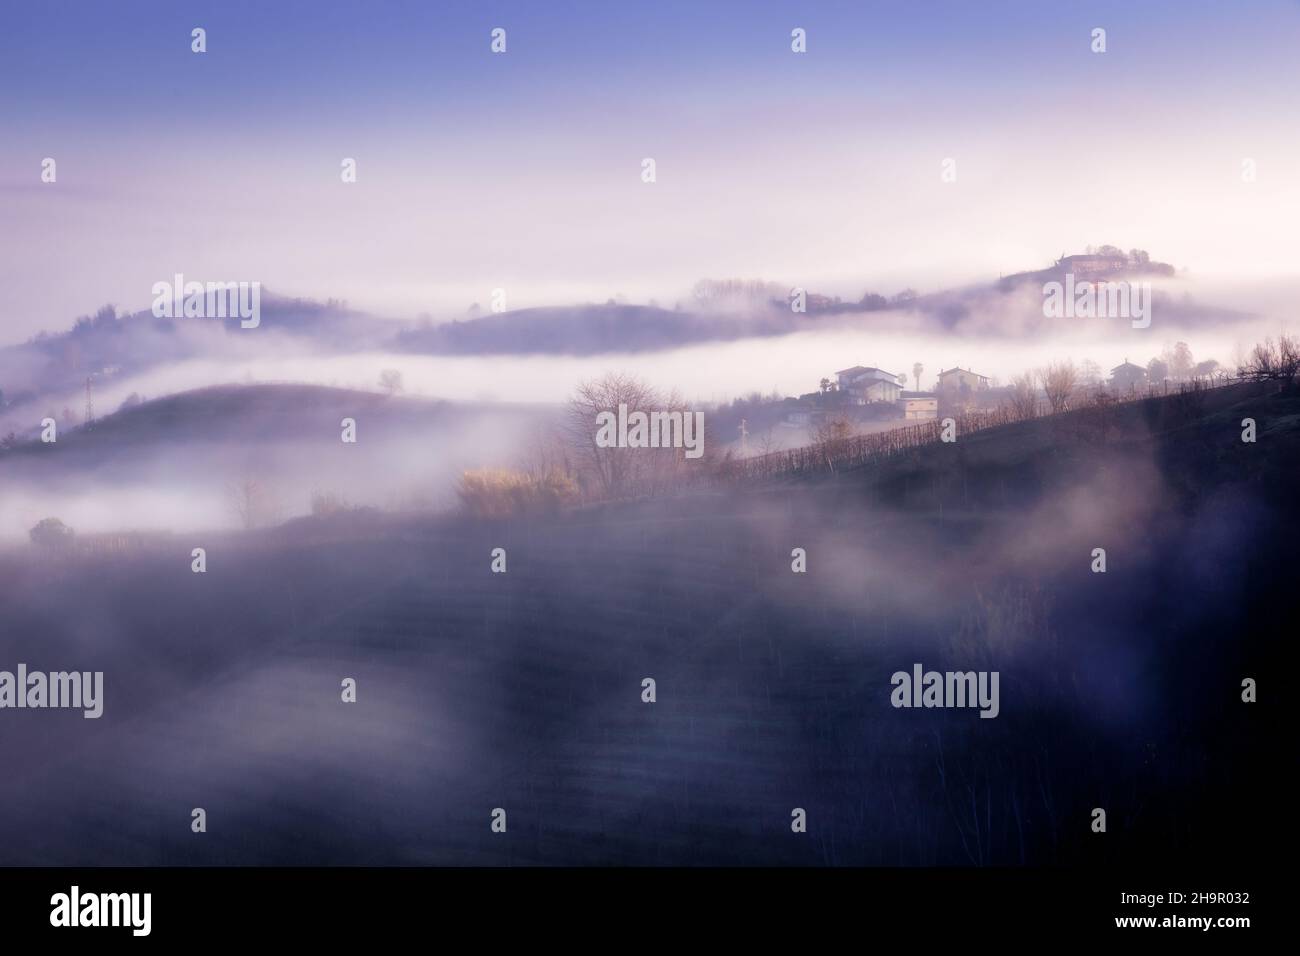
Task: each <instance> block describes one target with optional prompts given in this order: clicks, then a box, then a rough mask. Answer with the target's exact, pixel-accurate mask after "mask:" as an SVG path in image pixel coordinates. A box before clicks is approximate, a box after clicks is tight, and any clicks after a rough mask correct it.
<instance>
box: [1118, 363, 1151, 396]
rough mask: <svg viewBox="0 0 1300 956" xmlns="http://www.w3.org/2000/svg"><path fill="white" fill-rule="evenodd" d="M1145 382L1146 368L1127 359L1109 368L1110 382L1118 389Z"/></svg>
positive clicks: (1132, 386) (1130, 387)
mask: <svg viewBox="0 0 1300 956" xmlns="http://www.w3.org/2000/svg"><path fill="white" fill-rule="evenodd" d="M1146 383H1147V370H1146V369H1144V368H1143V367H1142V366H1141V365H1134V364H1133V363H1132V362H1130V361H1129V360H1128V359H1125V360H1124V364H1123V365H1116V366H1115V367H1114V368H1113V369H1111V370H1110V384H1111V385H1112V386H1114V387H1115V388H1118V389H1133V388H1138V387H1139V386H1142V385H1145V384H1146Z"/></svg>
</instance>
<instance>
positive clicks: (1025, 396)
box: [1008, 372, 1038, 421]
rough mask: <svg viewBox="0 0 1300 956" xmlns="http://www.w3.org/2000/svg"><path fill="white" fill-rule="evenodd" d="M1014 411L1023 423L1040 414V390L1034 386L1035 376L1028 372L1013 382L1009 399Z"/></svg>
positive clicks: (1018, 376)
mask: <svg viewBox="0 0 1300 956" xmlns="http://www.w3.org/2000/svg"><path fill="white" fill-rule="evenodd" d="M1008 402H1009V403H1010V405H1011V409H1012V411H1014V412H1015V414H1016V417H1017V418H1019V419H1020V420H1022V421H1025V420H1028V419H1030V418H1033V417H1034V416H1035V415H1037V414H1038V389H1037V388H1036V387H1035V386H1034V376H1033V375H1032V374H1031V373H1029V372H1026V373H1025V374H1023V375H1017V376H1016V377H1015V378H1013V379H1012V380H1011V395H1010V396H1009V398H1008Z"/></svg>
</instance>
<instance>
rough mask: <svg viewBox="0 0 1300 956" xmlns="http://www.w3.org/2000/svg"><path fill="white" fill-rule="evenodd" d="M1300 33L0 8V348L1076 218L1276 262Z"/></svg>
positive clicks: (930, 277)
mask: <svg viewBox="0 0 1300 956" xmlns="http://www.w3.org/2000/svg"><path fill="white" fill-rule="evenodd" d="M195 27H202V28H204V29H205V30H206V31H207V52H206V53H202V54H196V53H193V52H191V30H192V29H193V28H195ZM498 27H499V28H502V29H504V30H505V31H506V52H505V53H504V54H494V53H492V52H491V49H490V43H491V36H490V34H491V31H492V30H493V29H494V28H498ZM796 27H797V28H802V29H804V30H805V31H806V34H807V52H806V53H803V54H796V53H793V52H792V51H791V30H793V29H795V28H796ZM1098 27H1100V28H1103V29H1105V30H1106V52H1105V53H1094V52H1093V51H1092V49H1091V45H1092V42H1093V40H1092V31H1093V30H1094V29H1095V28H1098ZM1297 50H1300V3H1296V2H1293V0H1287V2H1283V0H1260V2H1251V3H1238V4H1223V3H1210V2H1195V0H1193V2H1187V0H1184V2H1176V3H1175V2H1168V3H1166V2H1151V3H1143V4H1133V3H1131V2H1116V3H1107V2H1095V3H1082V2H1063V3H1019V2H1003V3H988V4H972V3H968V2H960V0H958V2H934V3H925V2H918V3H878V4H877V3H862V2H843V3H838V2H817V3H762V2H743V3H741V2H736V3H733V2H715V3H698V2H692V3H678V2H664V3H655V4H635V5H634V4H625V3H595V2H593V3H576V2H574V3H565V2H536V0H535V2H528V3H523V2H521V3H483V2H468V0H467V2H463V3H427V2H426V3H416V2H411V3H397V2H382V0H378V2H373V3H366V4H334V3H320V2H313V3H300V2H277V3H250V2H231V0H222V2H213V3H191V2H185V3H179V2H174V0H173V2H135V0H131V2H121V3H113V4H105V3H102V2H99V0H96V2H66V3H51V4H21V5H19V4H6V5H4V6H3V7H2V8H0V290H2V291H3V294H4V303H3V311H2V312H0V343H4V342H13V341H19V340H22V339H25V338H27V337H28V336H30V335H32V334H34V333H35V332H37V331H39V330H41V329H49V330H58V329H62V328H65V327H67V326H68V325H70V324H71V322H72V320H73V319H74V318H75V317H76V316H77V315H81V314H85V313H90V312H93V311H94V310H95V309H96V308H97V307H98V306H99V305H101V304H103V303H105V302H112V303H114V304H116V305H117V306H118V307H119V308H120V309H125V310H130V311H134V310H138V309H144V308H147V307H148V306H149V304H150V302H151V300H152V294H151V288H152V286H153V284H154V283H155V282H159V281H164V280H169V279H170V277H171V276H173V275H174V274H176V273H182V274H184V275H185V276H186V277H187V278H192V279H199V280H201V281H202V280H223V281H227V280H229V281H259V282H261V283H262V285H263V287H264V288H266V289H268V290H271V291H274V292H278V293H280V294H286V295H301V296H310V297H315V298H320V299H325V298H327V297H335V298H345V299H347V300H349V302H350V303H351V304H352V305H354V306H356V307H359V308H363V309H367V310H370V311H373V312H376V313H378V314H383V315H389V316H392V317H398V318H410V317H414V316H416V315H418V314H420V313H423V312H427V313H430V314H432V315H434V316H435V317H442V316H445V315H450V314H457V313H459V312H461V311H463V310H464V309H465V308H466V307H467V306H468V305H469V304H470V303H471V302H479V303H483V304H486V303H488V302H489V301H490V300H491V296H492V291H493V290H494V289H498V288H499V289H503V290H505V293H506V302H507V305H508V306H509V307H510V308H519V307H525V306H530V305H542V304H562V303H566V302H574V301H604V300H605V299H606V298H608V297H611V296H617V295H622V296H625V297H626V298H627V299H628V300H630V301H647V300H649V299H652V298H654V299H658V300H659V301H661V302H662V303H664V304H668V303H671V302H673V301H675V300H678V299H682V298H685V297H686V296H687V295H688V292H689V289H690V287H691V285H692V284H693V283H694V282H695V280H697V279H699V278H701V277H704V276H710V277H732V276H736V277H747V278H762V279H766V280H770V281H777V282H782V283H786V284H789V285H801V286H804V287H807V288H811V289H815V290H819V291H822V290H824V291H826V292H828V293H831V294H842V295H846V296H849V295H852V296H855V297H856V296H858V295H861V293H862V292H863V291H865V290H867V289H872V290H875V291H879V292H882V293H885V294H889V293H892V292H895V291H898V289H900V288H902V287H904V286H911V287H914V288H917V289H920V290H922V291H929V290H933V289H937V288H941V287H945V286H949V285H952V284H955V283H961V282H967V281H976V280H981V279H987V278H993V277H995V276H996V275H998V274H1000V273H1005V272H1013V271H1018V270H1022V269H1029V268H1039V267H1042V266H1044V265H1046V264H1048V262H1049V261H1050V260H1051V258H1053V257H1055V256H1057V255H1059V254H1061V253H1062V252H1071V251H1080V250H1081V249H1082V248H1083V247H1084V246H1085V245H1088V244H1100V243H1113V244H1115V245H1118V246H1121V247H1122V248H1125V249H1128V248H1132V247H1141V248H1145V249H1147V250H1149V251H1150V252H1151V254H1152V256H1153V257H1154V258H1156V259H1159V260H1163V261H1168V262H1171V263H1173V264H1174V265H1175V266H1177V267H1179V268H1182V269H1186V270H1188V272H1189V274H1192V275H1196V276H1202V277H1217V278H1224V279H1229V278H1231V279H1239V280H1247V281H1248V280H1252V279H1265V278H1268V279H1273V278H1277V277H1288V276H1294V275H1296V273H1297V271H1298V267H1297V256H1296V252H1297V250H1298V249H1300V242H1297V241H1296V239H1295V237H1294V223H1295V221H1296V219H1297V213H1300V184H1298V183H1300V115H1298V114H1300V95H1298V94H1297V91H1300V82H1298V81H1300V58H1298V57H1297V55H1296V51H1297ZM47 157H49V158H53V159H54V160H55V161H56V164H57V167H56V170H57V179H56V181H55V182H53V183H44V182H42V181H41V169H42V161H43V160H44V159H45V158H47ZM345 158H352V159H355V160H356V168H357V181H356V182H355V183H344V182H343V181H342V179H341V175H340V171H341V163H342V161H343V160H344V159H345ZM645 158H653V159H654V160H655V164H656V181H655V182H653V183H646V182H643V181H642V161H643V159H645ZM947 159H952V160H954V161H955V170H956V179H955V181H953V182H944V181H943V179H942V176H941V173H942V172H943V163H944V161H945V160H947ZM1247 161H1249V162H1250V164H1252V165H1253V169H1254V171H1255V175H1254V178H1253V179H1249V180H1248V179H1245V178H1243V168H1244V167H1243V164H1244V163H1246V162H1247Z"/></svg>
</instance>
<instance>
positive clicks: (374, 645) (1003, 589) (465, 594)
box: [0, 391, 1300, 873]
mask: <svg viewBox="0 0 1300 956" xmlns="http://www.w3.org/2000/svg"><path fill="white" fill-rule="evenodd" d="M1223 400H1224V404H1223V405H1222V406H1221V407H1220V406H1218V405H1207V407H1205V408H1202V409H1199V410H1196V409H1193V410H1192V411H1190V412H1185V411H1173V410H1171V406H1170V405H1169V404H1168V403H1167V402H1157V403H1154V404H1153V405H1152V406H1151V407H1150V409H1144V408H1142V407H1136V408H1135V410H1134V413H1133V415H1134V417H1133V418H1132V419H1131V420H1128V421H1126V422H1124V423H1121V425H1120V426H1117V427H1116V429H1115V430H1113V431H1111V432H1107V433H1106V435H1105V438H1106V440H1104V441H1100V440H1098V441H1089V440H1088V439H1087V438H1086V436H1085V435H1082V434H1080V433H1079V432H1077V431H1075V430H1074V429H1072V428H1070V427H1063V424H1062V422H1060V421H1059V420H1058V421H1054V422H1034V423H1026V424H1024V425H1017V426H1011V427H1009V428H1007V429H1005V430H997V431H996V432H994V431H990V432H989V433H985V434H982V435H972V436H970V440H969V442H967V443H963V442H962V441H961V440H959V442H958V443H957V445H956V446H944V447H938V446H936V447H933V448H927V449H924V450H922V451H920V452H918V453H917V454H916V455H915V456H914V457H913V458H911V459H910V460H907V461H900V462H897V463H894V464H891V465H890V466H889V467H887V468H882V469H878V470H876V471H873V472H871V473H867V472H864V473H862V474H857V475H841V476H839V477H838V478H836V479H835V480H833V481H804V482H795V483H789V484H787V485H785V486H782V487H779V488H768V489H765V490H762V491H756V492H750V493H734V492H716V493H699V494H693V495H689V496H684V497H681V498H674V499H662V500H653V501H644V502H639V503H627V504H621V505H607V506H603V507H600V508H592V509H585V510H582V511H579V512H576V513H573V514H570V515H567V516H563V517H560V518H555V519H547V520H527V521H525V520H519V521H511V522H499V523H480V522H470V521H462V520H451V519H444V520H434V519H414V518H410V517H405V518H398V517H392V516H389V517H384V516H377V515H375V516H362V517H359V518H357V517H354V518H349V519H347V520H342V519H337V518H336V519H328V520H309V521H305V522H300V523H295V524H294V525H291V526H286V527H282V528H279V529H275V530H272V531H267V532H260V533H257V534H251V535H242V534H237V535H229V536H220V537H213V538H207V539H205V540H204V541H203V542H202V543H203V544H204V545H205V546H206V547H207V548H208V555H209V557H208V561H209V570H208V572H207V573H206V574H203V575H197V574H193V573H191V571H190V566H189V561H190V558H189V553H190V552H189V549H190V547H191V546H192V545H193V544H195V543H196V542H195V541H191V540H188V539H186V538H185V537H184V536H178V537H177V538H176V539H175V540H174V541H173V542H172V543H171V544H170V545H157V546H150V547H147V548H144V549H142V550H140V551H138V552H135V553H131V554H124V555H122V556H120V557H119V558H118V559H116V560H111V561H105V560H104V559H103V558H92V557H89V556H82V557H72V556H70V557H67V558H60V559H55V558H50V559H48V560H33V557H32V553H31V552H30V551H24V552H17V553H10V554H8V555H6V556H4V557H0V574H3V576H4V579H5V580H6V581H7V582H8V583H9V585H10V594H11V595H13V599H11V600H10V601H7V602H5V603H4V604H3V605H0V634H3V635H5V638H4V644H5V646H4V652H5V659H6V660H10V661H17V660H26V661H28V662H31V663H32V664H33V666H36V665H37V664H38V663H39V664H43V665H44V666H48V667H50V668H54V667H56V666H71V665H72V664H73V663H75V664H76V666H78V667H81V668H102V669H103V670H104V671H105V681H106V697H107V700H106V706H105V713H104V716H103V717H102V718H100V719H99V720H98V721H93V722H92V721H83V720H82V719H81V718H80V716H79V715H72V714H57V715H51V714H42V713H36V712H32V711H22V712H12V713H11V714H10V715H9V716H10V718H11V719H13V720H14V721H15V724H16V726H15V728H14V729H15V733H12V734H8V735H5V736H4V737H3V738H2V739H0V759H3V760H4V761H5V763H6V765H7V766H11V767H22V768H23V769H24V772H23V773H21V774H11V775H8V776H6V777H5V778H3V779H0V790H3V791H4V794H3V798H4V804H5V806H7V807H10V808H11V810H10V812H9V813H7V815H6V816H5V818H4V819H3V820H0V862H4V863H31V862H37V861H39V862H46V863H49V862H58V863H105V862H115V863H411V864H425V863H474V864H529V863H641V864H686V865H691V864H705V863H710V864H718V863H736V864H739V863H748V864H753V863H760V864H761V863H769V864H770V863H787V864H840V865H844V864H884V865H897V864H902V865H918V864H953V865H976V864H1020V863H1030V864H1068V865H1105V866H1124V867H1131V866H1132V865H1134V864H1136V863H1138V862H1141V861H1143V860H1146V861H1149V860H1151V859H1162V860H1163V861H1165V862H1167V863H1169V864H1170V865H1177V864H1180V863H1186V864H1191V863H1196V864H1199V865H1202V866H1215V865H1218V866H1221V867H1222V868H1223V871H1224V872H1225V873H1227V872H1231V867H1232V865H1233V861H1234V860H1235V859H1237V857H1238V855H1239V851H1240V847H1242V846H1243V845H1250V846H1254V847H1269V846H1273V845H1275V843H1274V842H1273V841H1272V840H1271V836H1270V833H1269V832H1268V831H1267V827H1266V823H1265V821H1267V820H1269V819H1271V817H1270V815H1269V814H1268V813H1264V812H1261V811H1260V806H1261V800H1263V801H1268V800H1271V799H1274V798H1273V797H1270V796H1269V795H1270V794H1280V793H1282V792H1284V790H1283V788H1282V785H1281V784H1282V781H1281V779H1280V774H1281V770H1280V767H1281V766H1282V762H1281V760H1280V759H1279V758H1280V757H1281V755H1282V751H1281V749H1280V745H1281V743H1282V738H1281V727H1282V726H1284V723H1283V721H1282V716H1281V713H1280V708H1281V706H1282V704H1280V703H1278V701H1281V700H1282V699H1283V698H1282V696H1281V694H1280V693H1279V692H1278V691H1277V687H1278V683H1277V678H1276V675H1277V674H1278V670H1277V668H1278V666H1279V658H1280V652H1281V648H1282V646H1284V645H1283V642H1284V641H1285V640H1287V639H1288V638H1289V635H1290V631H1291V630H1292V629H1293V627H1292V624H1291V617H1290V615H1289V614H1288V613H1287V612H1288V611H1289V605H1288V603H1287V602H1288V599H1289V598H1290V597H1291V591H1292V590H1293V581H1294V569H1295V567H1296V566H1297V565H1296V562H1297V558H1298V557H1300V555H1298V554H1297V547H1298V546H1297V540H1298V539H1297V536H1296V534H1295V529H1296V527H1297V517H1298V515H1297V511H1298V506H1297V502H1296V500H1295V496H1294V494H1292V493H1289V488H1290V486H1289V485H1288V482H1293V479H1294V475H1295V474H1296V472H1295V470H1294V466H1295V463H1296V462H1297V455H1300V431H1298V430H1297V420H1298V416H1300V405H1298V399H1297V396H1296V394H1295V393H1294V392H1292V393H1286V394H1265V393H1263V392H1258V393H1254V392H1249V391H1243V392H1241V393H1237V394H1234V395H1225V396H1223ZM1246 415H1250V416H1251V417H1254V418H1256V419H1257V421H1258V422H1259V423H1260V432H1259V441H1258V442H1256V443H1255V444H1254V445H1244V444H1243V443H1242V442H1241V440H1240V426H1239V422H1240V418H1241V417H1245V416H1246ZM497 547H501V548H505V549H506V551H507V553H508V562H509V563H508V570H507V573H505V574H494V573H492V571H491V570H490V562H491V557H490V552H491V550H492V549H493V548H497ZM794 548H802V549H804V550H805V551H806V554H807V572H806V573H803V574H795V573H792V571H791V551H792V549H794ZM1095 548H1104V549H1105V550H1106V557H1107V569H1106V572H1105V573H1104V574H1103V573H1094V572H1093V571H1092V570H1091V567H1092V565H1093V563H1094V561H1095V557H1094V554H1093V550H1094V549H1095ZM917 663H919V664H922V665H923V666H924V667H925V668H927V669H930V668H933V669H940V670H947V669H952V670H967V669H975V670H997V671H998V672H999V673H1000V676H1001V684H1000V686H1001V699H1000V713H999V715H998V717H997V718H996V719H980V718H979V716H978V714H977V712H976V711H974V710H969V709H957V710H943V709H933V710H931V709H896V708H894V707H892V706H891V705H890V692H891V689H892V687H891V681H890V677H891V674H892V673H893V672H895V671H899V670H904V671H907V670H910V669H911V668H912V666H913V665H914V664H917ZM349 676H350V677H354V678H355V679H356V680H357V682H358V685H357V686H358V700H357V703H355V704H345V703H342V702H341V701H340V697H339V687H340V681H341V680H342V679H343V678H344V677H349ZM1244 677H1255V678H1257V679H1259V681H1260V686H1261V688H1263V690H1262V691H1261V694H1260V702H1259V703H1257V704H1250V705H1248V704H1243V703H1242V701H1241V699H1240V685H1241V680H1242V679H1243V678H1244ZM645 678H653V679H654V680H655V682H656V700H655V702H654V703H644V702H643V701H642V687H643V683H642V682H643V680H644V679H645ZM87 725H90V726H87ZM92 782H93V786H91V784H92ZM194 806H204V807H205V808H206V809H207V810H208V813H209V820H210V824H209V826H210V832H209V834H208V835H207V838H206V839H203V840H196V839H194V838H193V835H192V834H191V833H190V832H189V828H188V822H189V810H190V808H191V807H194ZM496 807H502V808H505V809H506V810H507V812H508V815H509V816H508V819H509V832H508V834H507V835H506V836H500V835H494V834H492V833H491V832H490V830H489V826H488V824H489V821H490V813H491V811H492V809H493V808H496ZM1095 807H1103V808H1105V809H1106V810H1107V812H1108V815H1109V827H1108V832H1107V833H1106V834H1104V835H1098V834H1094V833H1092V832H1091V830H1090V822H1091V813H1092V810H1093V808H1095ZM793 808H803V809H805V810H806V811H807V814H808V821H809V823H808V832H807V833H806V834H794V833H792V832H791V829H790V820H791V811H792V809H793ZM110 824H111V825H110ZM55 834H57V836H55ZM1260 852H1262V853H1264V854H1265V855H1267V854H1268V852H1269V851H1267V850H1261V851H1260Z"/></svg>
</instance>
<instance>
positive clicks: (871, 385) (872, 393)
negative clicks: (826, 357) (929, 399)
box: [835, 365, 903, 405]
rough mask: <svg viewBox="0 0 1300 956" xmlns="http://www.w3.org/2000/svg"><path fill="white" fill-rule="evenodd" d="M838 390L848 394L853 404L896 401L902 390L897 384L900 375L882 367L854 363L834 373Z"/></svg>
mask: <svg viewBox="0 0 1300 956" xmlns="http://www.w3.org/2000/svg"><path fill="white" fill-rule="evenodd" d="M835 378H836V379H837V380H838V382H839V390H840V392H842V393H843V394H845V395H847V396H849V399H848V400H849V402H850V403H851V404H854V405H869V404H872V403H874V402H896V401H898V398H899V395H900V394H901V393H902V391H903V387H902V386H901V385H899V384H898V383H899V378H900V376H898V375H895V374H893V373H892V372H886V371H885V370H884V369H879V368H872V367H870V366H863V365H855V366H853V367H852V368H846V369H841V370H840V371H838V372H836V373H835Z"/></svg>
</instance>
